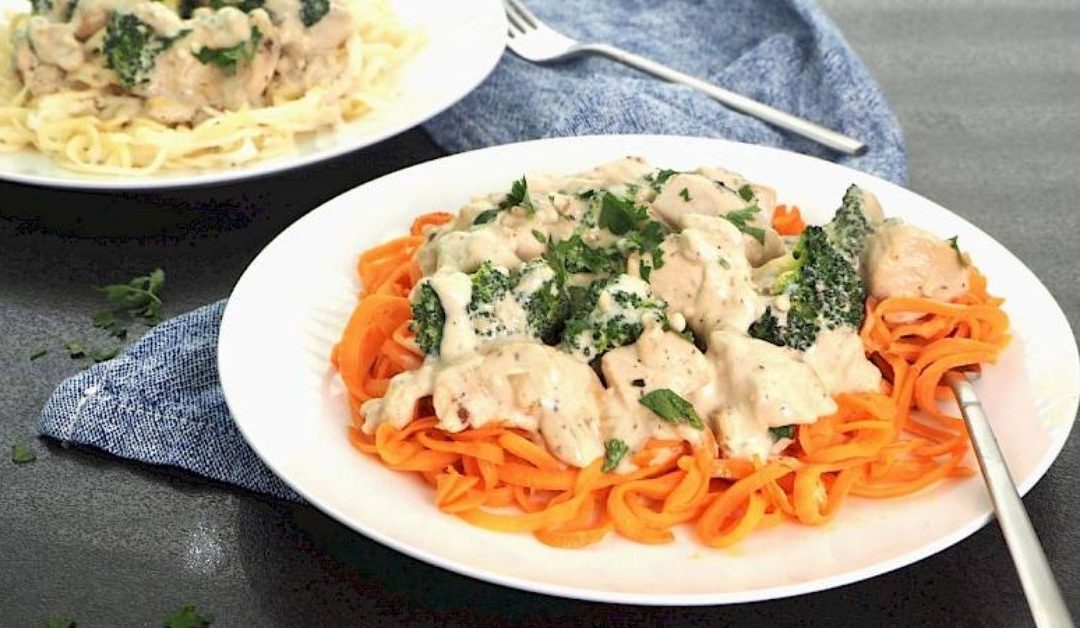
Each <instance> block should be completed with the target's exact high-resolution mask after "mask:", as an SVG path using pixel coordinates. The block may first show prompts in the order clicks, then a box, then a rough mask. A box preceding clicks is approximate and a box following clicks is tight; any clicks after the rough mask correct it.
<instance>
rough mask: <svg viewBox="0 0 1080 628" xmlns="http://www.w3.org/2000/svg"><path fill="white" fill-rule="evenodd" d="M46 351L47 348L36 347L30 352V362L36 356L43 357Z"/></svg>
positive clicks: (36, 357)
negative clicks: (36, 348)
mask: <svg viewBox="0 0 1080 628" xmlns="http://www.w3.org/2000/svg"><path fill="white" fill-rule="evenodd" d="M48 352H49V350H48V349H38V350H37V351H35V352H33V353H31V354H30V361H31V362H32V361H34V360H36V359H38V358H41V357H44V356H45V354H47V353H48Z"/></svg>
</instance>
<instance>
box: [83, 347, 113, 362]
mask: <svg viewBox="0 0 1080 628" xmlns="http://www.w3.org/2000/svg"><path fill="white" fill-rule="evenodd" d="M118 353H120V347H112V348H111V349H95V350H93V351H91V352H90V354H89V355H90V359H91V360H93V361H94V362H108V361H109V360H111V359H113V358H115V357H116V354H118Z"/></svg>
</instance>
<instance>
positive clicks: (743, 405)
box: [707, 329, 836, 459]
mask: <svg viewBox="0 0 1080 628" xmlns="http://www.w3.org/2000/svg"><path fill="white" fill-rule="evenodd" d="M707 357H708V358H709V359H710V361H711V362H712V364H713V366H714V367H715V369H716V374H717V378H716V399H717V405H716V408H717V410H716V411H715V414H713V415H712V418H713V419H714V421H715V423H716V428H717V431H718V433H719V438H720V444H721V447H722V449H723V450H724V451H725V452H726V453H727V454H729V455H731V456H733V457H737V458H754V457H758V458H761V459H765V458H767V457H768V456H769V453H770V451H771V449H772V444H773V439H772V438H771V437H770V436H769V431H768V430H769V428H771V427H783V426H785V425H792V424H804V423H813V422H814V421H815V420H817V418H818V417H821V416H824V415H827V414H832V413H833V412H836V402H835V401H833V400H832V398H831V397H830V396H829V394H828V392H827V391H826V389H825V386H824V385H823V384H822V382H821V380H820V379H819V378H818V376H817V375H816V374H815V373H814V371H813V369H811V368H810V366H808V365H807V364H805V363H804V362H803V361H802V360H801V359H800V356H799V353H798V352H797V351H793V350H791V349H788V348H785V347H777V346H775V345H772V344H769V343H767V342H765V341H763V340H757V339H754V338H750V337H748V336H744V335H742V334H741V333H740V332H734V331H730V330H726V329H724V330H719V331H715V332H713V333H712V334H711V335H710V336H709V351H708V353H707Z"/></svg>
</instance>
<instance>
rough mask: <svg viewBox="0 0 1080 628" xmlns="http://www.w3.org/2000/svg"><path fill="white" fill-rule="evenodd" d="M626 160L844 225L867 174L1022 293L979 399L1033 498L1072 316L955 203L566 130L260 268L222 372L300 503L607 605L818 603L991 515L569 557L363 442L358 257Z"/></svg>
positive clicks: (784, 158) (905, 512) (321, 215)
mask: <svg viewBox="0 0 1080 628" xmlns="http://www.w3.org/2000/svg"><path fill="white" fill-rule="evenodd" d="M627 154H631V155H641V156H644V157H646V158H647V159H649V160H650V161H651V162H652V163H653V164H654V165H656V166H660V167H670V168H676V169H678V168H690V167H695V166H699V165H720V166H723V167H725V168H729V169H733V170H735V171H738V172H740V173H743V174H744V175H746V176H747V177H748V178H750V179H751V180H753V181H758V182H761V183H764V184H767V185H771V186H773V187H775V188H776V189H777V191H778V193H779V197H780V199H781V202H786V203H795V204H798V205H799V207H801V208H802V209H803V211H804V214H805V215H806V217H807V218H808V219H809V220H810V221H811V222H821V221H825V220H827V219H828V218H829V217H830V216H831V214H832V211H833V210H834V208H835V207H836V206H837V205H838V204H839V200H840V198H841V196H842V195H843V192H844V189H845V188H846V187H847V186H848V184H850V183H852V182H854V183H857V184H859V185H861V186H864V187H866V188H867V189H869V190H872V191H873V192H875V193H876V194H877V195H878V197H879V198H880V199H881V202H882V205H883V206H884V208H885V211H886V213H887V214H888V215H891V216H900V217H903V218H904V219H906V220H908V221H910V222H912V223H915V224H917V225H920V226H922V227H925V228H928V229H930V230H932V231H934V232H936V233H938V234H939V235H942V236H951V235H953V234H957V235H959V237H960V243H961V244H962V245H963V247H964V248H965V249H966V250H968V251H970V253H971V255H972V257H973V258H974V260H975V261H976V263H977V264H978V265H979V267H980V268H981V269H982V270H983V272H984V273H985V274H986V275H987V276H988V277H989V278H990V288H991V290H992V291H993V292H995V293H998V294H1004V295H1007V296H1008V299H1009V300H1008V302H1007V304H1006V309H1007V310H1008V312H1009V314H1010V316H1011V317H1012V324H1013V332H1014V334H1015V340H1014V342H1013V343H1012V344H1011V345H1010V347H1009V348H1008V350H1007V351H1005V353H1004V354H1003V355H1002V357H1001V360H1000V362H999V364H998V365H997V366H994V367H991V368H988V369H987V370H986V373H985V377H984V378H983V380H982V382H981V383H980V385H979V392H980V395H981V396H982V399H983V401H984V402H985V404H986V406H987V409H988V412H989V415H990V419H991V421H992V422H993V424H994V429H995V431H996V432H997V435H998V438H999V439H1000V440H1001V444H1002V448H1003V449H1004V451H1005V456H1006V458H1007V459H1008V461H1009V464H1010V466H1011V468H1012V471H1013V474H1014V476H1015V477H1016V478H1017V480H1018V481H1019V485H1020V488H1021V491H1027V490H1028V489H1030V488H1031V486H1032V485H1033V484H1035V482H1036V480H1038V479H1039V478H1040V477H1041V476H1042V475H1043V473H1045V472H1046V469H1047V467H1049V465H1050V463H1051V462H1052V461H1053V460H1054V458H1055V457H1056V456H1057V454H1058V452H1059V451H1060V450H1061V447H1062V445H1063V444H1064V442H1065V438H1066V436H1067V435H1068V432H1069V429H1070V427H1071V426H1072V422H1073V419H1074V417H1075V415H1076V410H1077V400H1078V396H1080V360H1078V357H1077V350H1076V343H1075V340H1074V338H1073V336H1072V333H1071V331H1070V329H1069V325H1068V323H1067V322H1066V320H1065V316H1064V315H1063V314H1062V312H1061V309H1060V308H1059V307H1058V305H1057V303H1055V302H1054V299H1053V297H1051V296H1050V293H1049V292H1047V290H1046V288H1044V287H1043V285H1042V284H1041V283H1039V281H1038V279H1036V277H1035V275H1033V274H1032V273H1031V271H1029V270H1028V269H1027V268H1026V267H1025V266H1024V264H1023V263H1022V262H1020V260H1018V259H1016V257H1014V256H1013V255H1012V254H1011V253H1009V251H1007V250H1006V249H1005V248H1004V247H1002V246H1001V245H1000V244H998V243H997V242H995V241H994V240H992V239H991V238H990V237H989V236H988V235H986V234H985V233H983V232H982V231H980V230H979V229H978V228H976V227H975V226H973V225H971V224H970V223H968V222H966V221H964V220H963V219H961V218H959V217H958V216H956V215H954V214H952V213H951V212H949V211H948V210H945V209H943V208H942V207H940V206H938V205H936V204H934V203H933V202H931V201H928V200H926V199H924V198H922V197H920V196H918V195H916V194H914V193H912V192H909V191H907V190H904V189H902V188H900V187H897V186H895V185H893V184H891V183H887V182H885V181H882V180H880V179H877V178H875V177H872V176H869V175H866V174H863V173H861V172H856V171H854V170H849V169H847V168H843V167H841V166H837V165H835V164H832V163H828V162H825V161H821V160H818V159H814V158H811V157H806V156H803V155H797V154H794V153H788V152H784V151H780V150H776V149H771V148H763V147H758V146H749V145H745V144H736V143H732V142H726V141H721V140H709V139H697V138H681V137H657V136H622V137H617V136H616V137H613V136H607V137H581V138H566V139H555V140H542V141H537V142H527V143H522V144H512V145H508V146H499V147H496V148H490V149H486V150H480V151H475V152H471V153H465V154H461V155H455V156H452V157H446V158H443V159H438V160H436V161H432V162H428V163H426V164H421V165H418V166H414V167H412V168H408V169H406V170H402V171H400V172H397V173H394V174H391V175H388V176H385V177H383V178H381V179H378V180H376V181H372V182H370V183H368V184H366V185H363V186H361V187H359V188H356V189H354V190H352V191H350V192H347V193H345V194H343V195H341V196H339V197H337V198H335V199H333V200H331V201H329V202H328V203H326V204H325V205H323V206H322V207H319V208H318V209H316V210H315V211H313V212H311V213H310V214H308V215H307V216H305V217H304V218H302V219H300V220H299V221H297V222H296V223H295V224H294V225H292V226H291V227H289V228H288V229H287V230H285V232H284V233H282V234H281V235H280V236H278V237H277V239H275V240H274V241H273V242H272V243H270V245H269V246H267V247H266V249H265V250H264V251H263V252H262V253H261V254H260V255H259V256H258V257H257V258H256V259H255V261H254V262H253V263H252V264H251V267H250V268H248V270H247V271H246V272H245V273H244V275H243V277H242V278H241V279H240V282H239V283H238V284H237V286H236V289H235V291H234V292H233V294H232V298H231V300H230V301H229V306H228V309H227V310H226V312H225V317H224V321H223V322H222V327H221V340H220V349H219V361H220V369H221V381H222V384H223V386H224V389H225V395H226V398H227V400H228V403H229V407H230V409H231V410H232V413H233V416H234V417H235V418H236V422H237V424H238V425H239V426H240V429H241V431H242V432H243V434H244V437H245V438H246V439H247V441H248V442H249V443H250V444H251V446H252V447H253V448H254V449H255V451H256V452H257V453H258V454H259V456H260V457H261V458H262V459H263V460H264V461H266V463H267V464H268V465H269V466H270V467H271V468H272V469H273V470H274V471H275V472H276V473H277V474H278V475H279V476H281V477H282V478H283V479H284V480H285V481H286V482H288V483H289V485H291V486H292V487H293V488H294V489H296V491H297V492H298V493H300V494H301V495H303V496H304V497H305V498H306V499H307V500H309V501H310V502H311V503H312V504H314V505H315V506H317V507H318V508H320V509H322V510H323V511H324V512H326V513H328V514H329V515H331V516H333V517H334V518H336V519H338V520H339V521H341V522H343V523H345V524H346V525H348V526H350V527H352V528H354V529H356V530H357V531H359V532H361V533H363V534H365V535H367V536H368V537H371V538H372V539H375V540H377V541H379V542H381V543H385V544H386V545H389V546H390V547H393V548H395V549H397V550H399V551H402V552H404V553H406V554H409V555H411V556H414V557H416V558H419V559H421V560H424V561H427V562H429V563H432V564H435V565H439V566H441V567H445V568H447V569H451V570H454V571H457V572H460V573H463V574H467V575H470V576H474V577H476V578H481V579H483V580H488V581H491V582H495V583H499V584H503V585H507V586H512V587H517V588H521V589H527V590H531V591H538V592H542V593H550V594H555V595H562V596H567V597H575V598H583V599H591V600H603V601H609V602H628V603H637V604H723V603H731V602H747V601H752V600H762V599H768V598H774V597H781V596H788V595H796V594H800V593H807V592H810V591H817V590H821V589H825V588H829V587H834V586H838V585H841V584H845V583H848V582H853V581H856V580H862V579H864V578H869V577H871V576H874V575H877V574H880V573H883V572H886V571H889V570H892V569H896V568H898V567H901V566H903V565H906V564H908V563H911V562H914V561H916V560H919V559H921V558H924V557H926V556H929V555H931V554H933V553H935V552H938V551H941V550H942V549H944V548H946V547H948V546H950V545H952V544H953V543H956V542H957V541H959V540H961V539H963V538H965V537H967V536H968V535H970V534H971V533H973V532H975V531H976V530H977V529H979V528H980V527H981V526H982V525H983V524H985V523H986V522H987V521H988V519H989V514H990V506H989V502H988V500H987V497H986V494H985V491H984V488H983V485H982V483H981V481H980V480H979V478H972V479H968V480H963V481H951V482H948V483H946V484H943V485H940V486H936V487H934V488H932V489H930V490H927V491H924V492H922V493H919V494H916V495H913V496H908V497H904V498H900V499H892V500H876V501H875V500H863V499H858V498H850V499H849V500H848V501H847V503H846V504H845V506H844V508H843V509H842V510H841V512H840V514H839V515H838V516H837V517H836V519H835V521H833V522H832V523H831V524H829V525H826V526H824V527H816V528H811V527H802V526H798V525H794V524H791V525H783V526H779V527H777V528H774V529H771V530H767V531H764V532H759V533H755V534H753V535H752V536H751V537H750V538H749V539H748V540H746V541H745V542H743V543H742V544H741V545H739V546H737V547H736V548H735V549H733V550H728V551H716V550H709V549H706V548H704V547H703V546H701V545H699V544H698V543H697V542H695V540H694V539H693V536H692V534H691V533H690V531H688V530H683V531H681V533H680V534H679V535H678V539H677V541H676V542H675V543H673V544H670V545H666V546H644V545H638V544H635V543H631V542H629V541H625V540H623V539H621V538H618V537H617V536H616V535H610V536H609V538H607V539H605V540H604V541H603V542H602V543H600V544H598V545H595V546H592V547H589V548H586V549H582V550H577V551H568V550H558V549H553V548H551V547H547V546H545V545H542V544H541V543H539V542H538V541H536V540H534V539H533V537H532V536H529V535H524V534H521V535H515V534H500V533H495V532H487V531H484V530H480V529H478V528H474V527H471V526H470V525H468V524H466V523H464V522H462V521H460V520H458V519H457V518H455V517H452V516H448V515H445V514H442V513H440V512H439V511H438V510H436V508H435V506H433V505H432V495H431V490H430V489H429V488H428V487H427V486H426V485H424V484H423V483H421V482H419V481H417V480H416V479H415V478H413V477H411V476H408V475H405V474H400V473H396V472H393V471H390V470H388V469H386V468H384V467H383V466H381V465H380V464H379V463H378V462H377V461H375V460H374V459H372V458H369V457H367V456H365V455H362V454H359V453H357V452H356V451H355V450H354V449H353V448H352V447H351V446H350V445H349V443H348V442H347V441H346V437H345V429H346V425H347V423H348V416H347V415H348V413H347V410H346V401H345V398H344V395H343V394H342V392H341V390H340V388H339V387H338V386H337V385H336V380H335V375H334V373H333V371H332V370H331V368H330V366H329V362H328V356H329V352H330V348H331V346H332V344H333V343H334V342H335V340H336V339H337V337H338V335H339V333H340V331H341V329H342V327H343V326H344V324H345V321H346V319H347V317H348V315H349V312H350V311H351V309H352V307H353V305H354V303H355V294H356V290H357V287H358V284H357V280H356V277H355V272H354V271H355V260H356V257H357V255H358V253H359V252H360V251H361V250H363V249H365V248H368V247H370V246H371V245H373V244H375V243H377V242H380V241H382V240H384V239H386V238H388V237H390V236H393V235H398V234H400V233H403V232H404V231H405V229H406V228H407V226H408V224H409V222H410V220H411V219H412V217H414V216H416V215H417V214H421V213H424V212H429V211H433V210H455V209H457V208H458V207H460V206H461V205H462V204H464V203H465V201H467V200H468V198H469V197H470V196H471V195H473V194H476V193H480V192H487V191H499V190H505V189H508V187H509V184H510V182H511V181H512V180H513V179H516V178H518V177H520V176H521V174H522V173H523V172H531V171H536V170H547V171H554V172H574V171H578V170H583V169H586V168H588V167H590V166H593V165H596V164H599V163H602V162H604V161H608V160H611V159H615V158H617V157H620V156H623V155H627ZM658 574H662V577H659V576H658Z"/></svg>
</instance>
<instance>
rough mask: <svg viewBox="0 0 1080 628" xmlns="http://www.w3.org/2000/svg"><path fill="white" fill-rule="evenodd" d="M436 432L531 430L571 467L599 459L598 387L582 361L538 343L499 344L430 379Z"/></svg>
mask: <svg viewBox="0 0 1080 628" xmlns="http://www.w3.org/2000/svg"><path fill="white" fill-rule="evenodd" d="M434 391H435V393H434V397H433V403H434V405H435V412H436V415H437V416H438V417H439V427H441V428H442V429H445V430H447V431H449V432H458V431H461V430H463V429H465V428H466V427H469V426H471V427H482V426H483V425H486V424H488V423H490V422H495V421H501V422H503V423H504V424H506V425H509V426H513V427H520V428H522V429H527V430H532V431H537V432H539V433H540V435H541V436H542V437H543V438H544V441H545V442H546V443H547V446H548V449H549V450H550V451H551V452H552V453H553V454H554V455H555V457H556V458H558V459H560V460H562V461H563V462H565V463H567V464H571V465H574V466H577V467H585V466H588V464H589V463H591V462H592V461H593V460H596V459H597V458H599V457H600V456H603V455H604V442H603V439H602V438H601V436H600V420H599V417H600V415H601V407H602V403H603V394H604V387H603V386H602V385H601V384H600V379H599V378H598V377H597V376H596V373H594V372H593V370H592V368H590V367H589V365H588V364H584V363H582V362H579V361H577V360H575V359H574V358H573V357H571V356H569V355H567V354H566V353H563V352H562V351H559V350H558V349H555V348H554V347H548V346H546V345H542V344H537V343H534V342H516V341H514V342H506V343H495V344H490V345H486V346H484V347H483V348H481V349H480V351H479V352H478V353H477V354H474V355H473V356H471V357H468V358H466V359H465V360H462V361H460V362H456V363H454V364H451V365H449V366H448V367H446V368H444V369H442V370H441V371H439V373H438V374H437V375H436V376H435V386H434Z"/></svg>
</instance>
